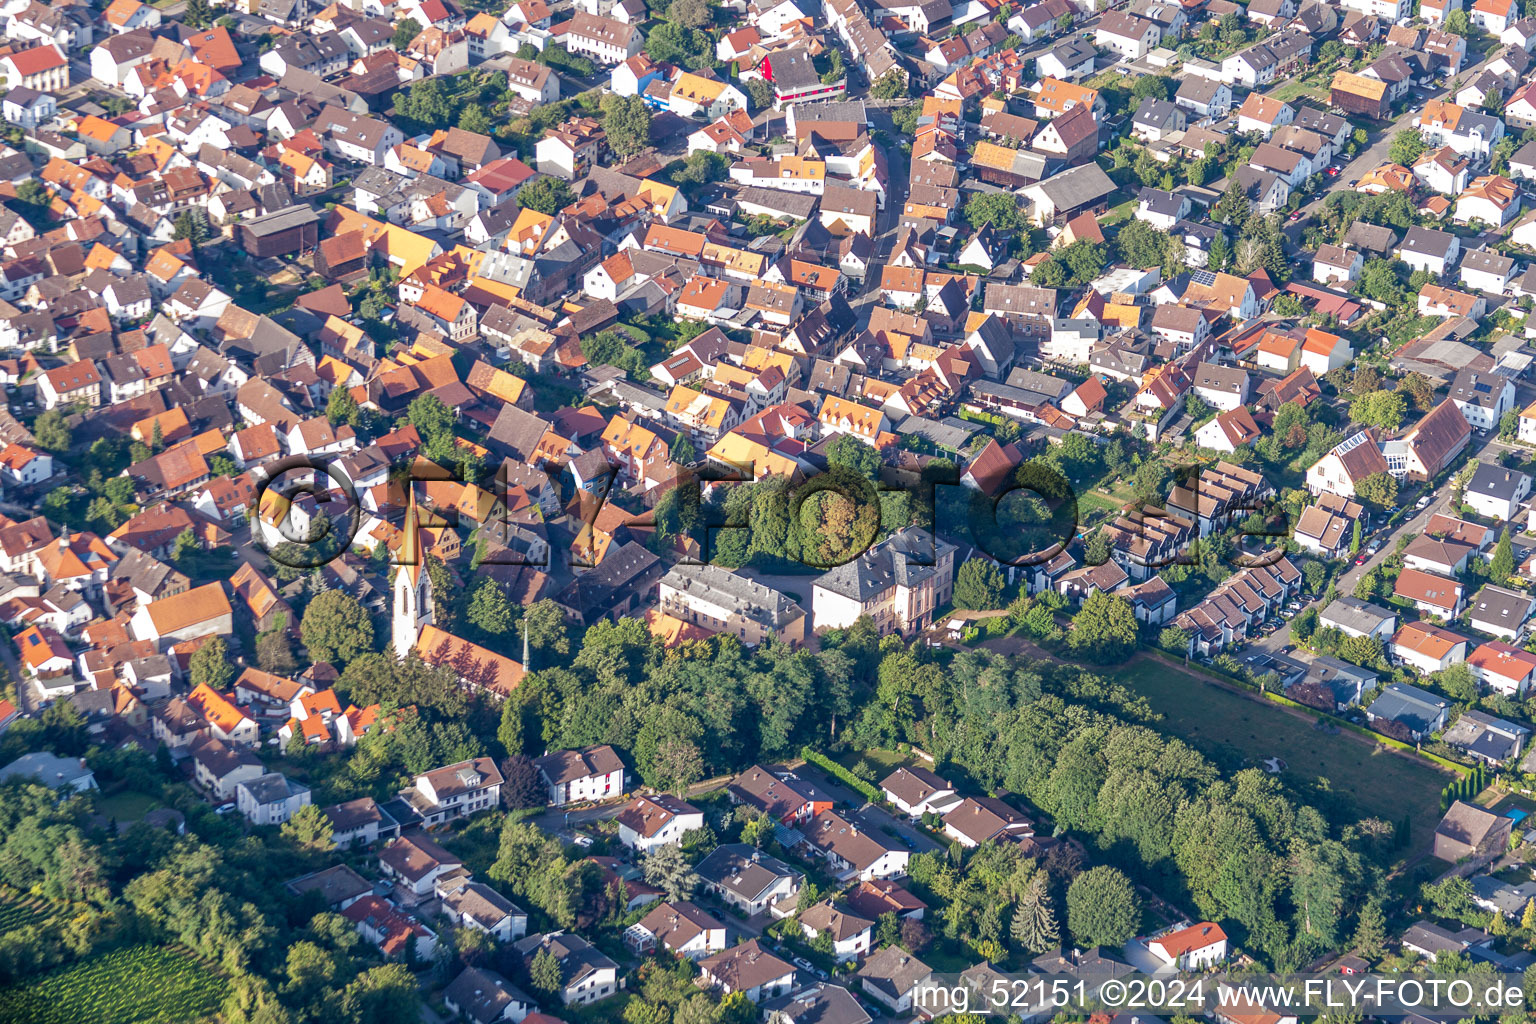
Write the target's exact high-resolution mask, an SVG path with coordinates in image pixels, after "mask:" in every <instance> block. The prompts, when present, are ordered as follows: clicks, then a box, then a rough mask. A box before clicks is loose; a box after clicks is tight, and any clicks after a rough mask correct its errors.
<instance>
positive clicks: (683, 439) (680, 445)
mask: <svg viewBox="0 0 1536 1024" xmlns="http://www.w3.org/2000/svg"><path fill="white" fill-rule="evenodd" d="M667 455H668V457H669V458H670V459H671V460H672V461H673V462H675V463H677V464H678V465H679V466H691V465H693V463H694V460H696V459H697V458H698V457H699V454H698V452H697V451H695V450H694V447H693V442H692V441H690V440H689V439H688V435H687V434H684V433H683V432H682V431H678V433H677V436H676V437H674V438H673V439H672V448H671V450H670V451H669V452H668V453H667Z"/></svg>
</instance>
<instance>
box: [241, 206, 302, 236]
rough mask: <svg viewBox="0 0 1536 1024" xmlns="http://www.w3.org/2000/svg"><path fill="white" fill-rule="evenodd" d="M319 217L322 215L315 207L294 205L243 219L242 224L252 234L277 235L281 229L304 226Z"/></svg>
mask: <svg viewBox="0 0 1536 1024" xmlns="http://www.w3.org/2000/svg"><path fill="white" fill-rule="evenodd" d="M319 219H320V215H319V214H318V213H316V212H315V209H314V207H312V206H308V205H304V206H299V205H294V206H290V207H288V208H287V209H283V210H273V211H272V212H271V213H264V214H262V215H261V216H260V217H252V218H251V219H250V220H243V221H241V222H240V224H241V226H242V227H243V228H245V230H247V231H249V232H251V234H253V235H256V236H257V237H263V236H266V235H275V234H277V233H279V232H281V231H288V230H290V229H292V228H300V227H304V226H306V225H309V224H313V223H315V222H316V221H317V220H319Z"/></svg>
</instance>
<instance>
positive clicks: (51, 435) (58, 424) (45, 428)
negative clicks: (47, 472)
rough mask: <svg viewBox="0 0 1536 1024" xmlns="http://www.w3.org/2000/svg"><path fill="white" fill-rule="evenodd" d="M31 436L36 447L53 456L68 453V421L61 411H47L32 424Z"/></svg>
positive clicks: (69, 433) (69, 435) (69, 434)
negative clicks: (35, 441) (34, 440)
mask: <svg viewBox="0 0 1536 1024" xmlns="http://www.w3.org/2000/svg"><path fill="white" fill-rule="evenodd" d="M32 436H33V437H34V438H36V439H37V444H38V447H40V448H42V449H43V450H44V451H48V452H52V453H54V454H55V455H59V454H62V453H64V452H67V451H69V442H70V437H71V432H70V429H69V420H68V418H67V417H66V416H65V415H64V410H62V409H49V410H48V411H47V412H45V413H43V414H42V415H41V416H39V417H38V418H37V421H36V422H35V423H33V424H32Z"/></svg>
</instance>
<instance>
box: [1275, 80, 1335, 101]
mask: <svg viewBox="0 0 1536 1024" xmlns="http://www.w3.org/2000/svg"><path fill="white" fill-rule="evenodd" d="M1316 79H1317V76H1315V75H1302V76H1300V77H1298V78H1292V79H1290V80H1289V81H1287V82H1284V83H1283V84H1281V85H1279V86H1277V87H1275V88H1274V89H1272V90H1270V93H1269V95H1271V96H1273V97H1274V98H1275V99H1277V100H1279V101H1281V102H1282V103H1290V102H1293V101H1295V100H1298V99H1301V98H1302V97H1303V96H1308V97H1311V98H1312V99H1315V100H1319V101H1321V102H1323V103H1327V102H1328V97H1329V91H1328V81H1327V80H1326V79H1325V80H1324V81H1321V82H1319V81H1317V80H1316Z"/></svg>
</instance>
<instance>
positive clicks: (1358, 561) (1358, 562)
mask: <svg viewBox="0 0 1536 1024" xmlns="http://www.w3.org/2000/svg"><path fill="white" fill-rule="evenodd" d="M1366 557H1367V556H1365V555H1361V556H1360V557H1359V558H1357V559H1355V564H1356V565H1364V564H1365V559H1366Z"/></svg>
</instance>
